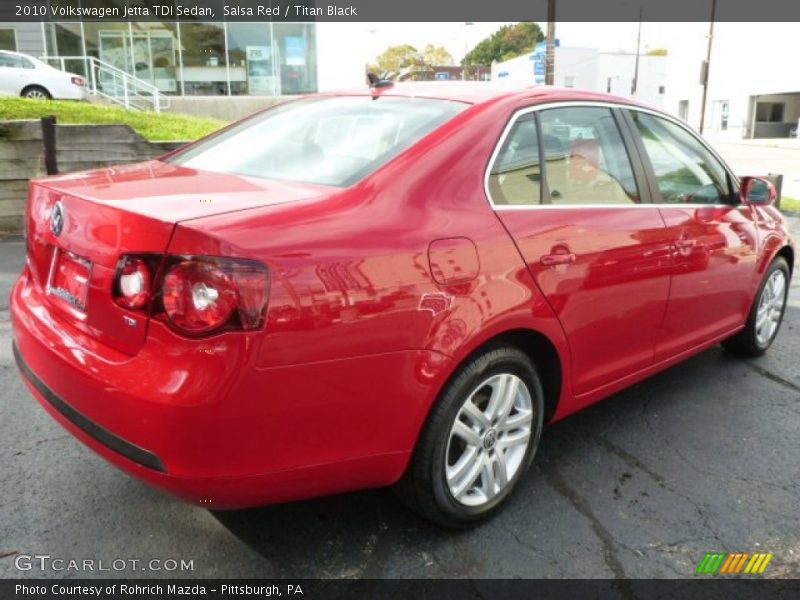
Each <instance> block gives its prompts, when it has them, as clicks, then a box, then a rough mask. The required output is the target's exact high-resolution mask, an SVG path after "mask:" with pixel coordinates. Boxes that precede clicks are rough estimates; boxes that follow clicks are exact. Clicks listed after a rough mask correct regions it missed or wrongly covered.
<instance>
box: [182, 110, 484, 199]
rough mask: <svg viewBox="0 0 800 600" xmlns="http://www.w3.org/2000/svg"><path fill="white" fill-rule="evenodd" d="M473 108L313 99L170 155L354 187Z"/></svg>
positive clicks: (198, 164)
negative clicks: (418, 142)
mask: <svg viewBox="0 0 800 600" xmlns="http://www.w3.org/2000/svg"><path fill="white" fill-rule="evenodd" d="M467 106H468V105H467V104H463V103H460V102H452V101H449V100H433V99H425V98H392V97H386V96H384V97H380V98H378V99H373V98H372V97H371V96H345V97H342V96H338V97H330V98H309V99H306V100H300V101H297V102H290V103H287V104H285V105H282V106H279V107H277V108H274V109H272V110H268V111H266V112H264V113H263V114H261V115H258V116H256V117H253V118H251V119H247V120H246V121H244V122H242V123H241V124H239V125H235V126H234V127H232V128H231V129H229V130H228V131H225V132H224V133H221V134H219V135H217V136H214V137H212V138H209V139H208V140H205V141H201V142H199V143H198V144H196V145H195V146H193V147H191V148H187V149H186V150H185V151H183V152H180V153H178V154H176V155H175V156H173V157H171V158H170V159H169V161H170V162H172V163H174V164H178V165H181V166H184V167H189V168H192V169H198V170H204V171H216V172H221V173H235V174H237V175H249V176H253V177H265V178H269V179H284V180H290V181H299V182H306V183H319V184H323V185H333V186H348V185H352V184H353V183H355V182H356V181H358V180H359V179H361V178H362V177H365V176H366V175H368V174H370V173H371V172H373V171H374V170H375V169H377V168H378V167H380V166H381V165H383V164H384V163H386V162H387V161H389V160H390V159H391V158H393V157H395V156H397V155H398V154H399V153H400V152H402V151H403V150H405V149H406V148H408V147H409V146H411V145H412V144H414V143H415V142H417V141H418V140H419V139H421V138H422V137H423V136H425V135H427V134H428V133H430V132H431V131H433V130H434V129H436V128H437V127H439V126H440V125H441V124H443V123H444V122H445V121H448V120H449V119H451V118H453V117H454V116H455V115H457V114H458V113H459V112H461V111H462V110H464V109H465V108H467Z"/></svg>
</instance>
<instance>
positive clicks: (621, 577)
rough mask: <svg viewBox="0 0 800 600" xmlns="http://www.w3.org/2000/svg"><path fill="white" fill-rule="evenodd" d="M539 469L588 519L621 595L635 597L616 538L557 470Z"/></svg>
mask: <svg viewBox="0 0 800 600" xmlns="http://www.w3.org/2000/svg"><path fill="white" fill-rule="evenodd" d="M540 470H541V472H542V474H543V475H544V478H545V480H546V481H547V483H548V484H550V487H552V488H553V489H554V490H555V491H556V492H558V493H559V494H560V495H562V496H563V497H564V498H566V499H567V500H568V501H569V503H570V504H572V506H573V507H574V508H575V510H577V511H578V512H579V513H580V514H582V515H583V516H584V517H585V518H586V519H587V520H588V521H589V524H590V525H591V527H592V531H594V534H595V535H596V536H597V538H598V539H599V540H600V542H601V543H602V544H603V556H604V560H605V563H606V566H607V567H608V568H609V569H611V572H612V573H613V574H614V578H615V579H617V582H616V583H617V587H618V588H619V591H620V594H621V595H622V597H623V598H635V597H636V595H635V594H634V593H633V589H632V588H631V585H630V582H629V581H628V576H627V575H626V574H625V568H624V567H623V566H622V563H621V562H620V560H619V556H618V553H617V546H618V545H619V544H618V543H617V540H616V539H614V536H613V535H611V532H610V531H609V530H608V529H606V527H605V526H604V525H603V524H602V523H601V522H600V519H598V518H597V516H596V515H595V514H594V511H592V507H591V506H590V504H589V502H588V501H587V500H586V498H584V497H583V496H581V495H580V494H578V492H576V491H575V490H573V489H572V488H571V487H570V486H569V484H568V483H567V482H566V481H565V480H564V478H563V477H561V474H560V473H559V472H558V471H556V470H554V469H553V470H551V469H548V470H543V469H540Z"/></svg>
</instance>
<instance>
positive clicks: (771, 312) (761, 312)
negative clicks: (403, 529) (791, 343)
mask: <svg viewBox="0 0 800 600" xmlns="http://www.w3.org/2000/svg"><path fill="white" fill-rule="evenodd" d="M790 276H791V272H790V271H789V264H788V263H787V262H786V259H785V258H783V257H782V256H778V257H776V258H775V260H773V261H772V263H770V265H769V267H768V268H767V272H766V273H765V274H764V279H763V280H762V281H761V285H760V286H759V288H758V293H757V294H756V298H755V300H754V301H753V306H752V307H751V309H750V314H749V316H748V317H747V324H746V325H745V328H744V329H743V330H742V331H740V332H739V333H737V334H736V335H735V336H733V337H732V338H730V339H727V340H725V341H724V342H722V345H723V346H724V347H725V349H726V350H730V351H731V352H736V353H737V354H743V355H745V356H761V355H762V354H764V353H765V352H766V351H767V350H768V349H769V347H770V346H771V345H772V342H773V341H774V340H775V336H777V335H778V330H779V329H780V327H781V322H782V321H783V313H784V311H785V310H786V297H787V295H788V292H789V281H790Z"/></svg>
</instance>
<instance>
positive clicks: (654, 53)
mask: <svg viewBox="0 0 800 600" xmlns="http://www.w3.org/2000/svg"><path fill="white" fill-rule="evenodd" d="M666 55H667V49H666V48H653V49H652V50H648V52H647V56H666Z"/></svg>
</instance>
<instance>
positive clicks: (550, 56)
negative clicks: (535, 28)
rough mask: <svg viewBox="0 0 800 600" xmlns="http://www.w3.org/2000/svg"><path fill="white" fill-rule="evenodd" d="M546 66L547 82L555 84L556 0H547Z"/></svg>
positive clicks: (545, 77)
mask: <svg viewBox="0 0 800 600" xmlns="http://www.w3.org/2000/svg"><path fill="white" fill-rule="evenodd" d="M544 68H545V71H544V82H545V84H546V85H554V84H555V79H556V78H555V70H556V0H547V50H546V53H545V67H544Z"/></svg>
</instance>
